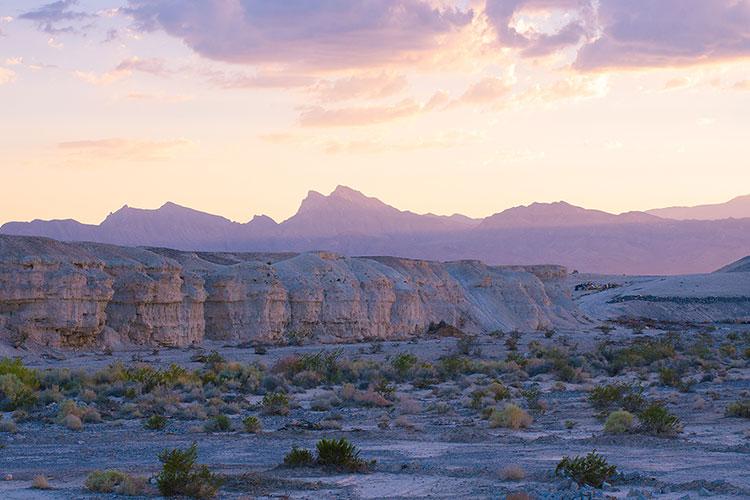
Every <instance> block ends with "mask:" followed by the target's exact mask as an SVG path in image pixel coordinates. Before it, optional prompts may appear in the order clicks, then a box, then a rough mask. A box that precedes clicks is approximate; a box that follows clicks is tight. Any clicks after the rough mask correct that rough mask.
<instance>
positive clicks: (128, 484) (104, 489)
mask: <svg viewBox="0 0 750 500" xmlns="http://www.w3.org/2000/svg"><path fill="white" fill-rule="evenodd" d="M84 486H86V489H88V490H89V491H93V492H94V493H117V494H118V495H127V496H141V495H144V494H145V493H146V489H147V487H146V480H145V479H144V478H141V477H135V476H131V475H130V474H126V473H124V472H120V471H118V470H105V471H101V470H95V471H94V472H92V473H91V474H89V476H88V477H87V478H86V482H85V483H84Z"/></svg>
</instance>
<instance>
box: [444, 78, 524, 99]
mask: <svg viewBox="0 0 750 500" xmlns="http://www.w3.org/2000/svg"><path fill="white" fill-rule="evenodd" d="M512 88H513V86H512V84H511V83H510V82H509V81H508V80H506V79H504V78H496V77H486V78H483V79H481V80H479V81H478V82H476V83H474V84H473V85H471V86H470V87H469V88H468V89H467V90H466V92H464V94H463V95H462V96H461V97H460V98H459V99H458V100H457V101H455V102H454V103H455V104H488V103H493V102H498V101H500V100H502V99H505V98H506V97H507V96H508V95H509V94H510V92H511V90H512Z"/></svg>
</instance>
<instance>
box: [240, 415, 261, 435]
mask: <svg viewBox="0 0 750 500" xmlns="http://www.w3.org/2000/svg"><path fill="white" fill-rule="evenodd" d="M242 427H243V428H244V429H245V432H249V433H251V434H257V433H258V432H260V431H261V428H262V424H261V422H260V419H259V418H258V417H256V416H254V415H249V416H247V417H245V418H244V419H242Z"/></svg>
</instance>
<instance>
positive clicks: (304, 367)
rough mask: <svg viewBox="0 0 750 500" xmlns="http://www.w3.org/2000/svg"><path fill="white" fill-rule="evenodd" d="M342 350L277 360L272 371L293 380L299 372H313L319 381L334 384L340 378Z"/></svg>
mask: <svg viewBox="0 0 750 500" xmlns="http://www.w3.org/2000/svg"><path fill="white" fill-rule="evenodd" d="M342 353H343V350H342V349H334V350H331V351H325V350H321V351H318V352H316V353H314V354H303V355H302V356H289V357H287V358H283V359H281V360H279V361H278V362H277V363H276V365H274V367H273V371H274V372H277V373H283V374H284V375H285V376H286V378H287V379H289V380H291V379H293V378H294V377H295V376H296V375H297V374H299V373H301V372H314V373H316V374H317V375H318V376H319V378H320V380H325V381H326V382H328V383H335V382H337V381H339V380H340V377H341V364H340V358H341V354H342Z"/></svg>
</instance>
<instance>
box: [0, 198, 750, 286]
mask: <svg viewBox="0 0 750 500" xmlns="http://www.w3.org/2000/svg"><path fill="white" fill-rule="evenodd" d="M0 234H18V235H26V236H47V237H50V238H54V239H57V240H63V241H94V242H101V243H113V244H118V245H126V246H149V247H166V248H174V249H178V250H196V251H231V252H238V251H247V252H285V251H290V252H302V251H308V250H330V251H333V252H338V253H341V254H344V255H353V256H363V255H364V256H367V255H370V256H375V255H394V256H399V257H410V258H421V259H432V260H460V259H480V260H483V261H484V262H487V263H489V264H519V265H520V264H547V263H548V264H562V265H565V266H568V267H569V268H571V269H578V270H581V271H588V272H600V273H617V274H620V273H622V274H685V273H705V272H711V271H713V270H715V269H717V268H719V267H721V266H723V265H725V264H726V263H727V262H732V261H735V260H737V259H739V258H741V257H743V256H745V255H748V254H750V218H745V219H725V220H705V221H704V220H685V221H681V220H671V219H667V218H660V217H658V216H656V215H654V214H652V213H644V212H628V213H625V214H619V215H616V214H611V213H607V212H603V211H600V210H589V209H585V208H581V207H576V206H574V205H571V204H569V203H565V202H556V203H533V204H531V205H529V206H522V207H514V208H511V209H508V210H505V211H502V212H499V213H497V214H495V215H492V216H490V217H487V218H485V219H483V220H482V219H471V218H469V217H465V216H462V215H452V216H439V215H433V214H424V215H420V214H415V213H413V212H408V211H402V210H399V209H397V208H394V207H392V206H390V205H387V204H385V203H383V202H382V201H380V200H378V199H376V198H371V197H368V196H365V195H364V194H362V193H360V192H358V191H355V190H353V189H350V188H347V187H344V186H339V187H337V188H336V189H335V190H334V191H333V192H332V193H331V194H329V195H328V196H326V195H323V194H320V193H317V192H315V191H311V192H310V193H309V194H308V195H307V197H306V198H305V199H304V200H303V202H302V203H301V205H300V207H299V210H298V211H297V213H296V214H294V215H293V216H292V217H290V218H289V219H287V220H285V221H283V222H281V223H276V222H275V221H274V220H273V219H271V218H270V217H267V216H262V215H261V216H255V217H254V218H253V219H252V220H251V221H250V222H247V223H238V222H233V221H230V220H229V219H226V218H224V217H220V216H216V215H211V214H207V213H204V212H199V211H197V210H193V209H190V208H186V207H182V206H179V205H176V204H174V203H166V204H164V205H163V206H161V207H160V208H158V209H154V210H143V209H137V208H131V207H128V206H125V207H123V208H121V209H120V210H117V211H116V212H114V213H112V214H110V215H109V216H108V217H107V218H106V219H105V220H104V221H103V222H102V223H101V224H99V225H88V224H81V223H79V222H76V221H73V220H57V221H39V220H35V221H32V222H28V223H25V222H9V223H7V224H5V225H3V226H2V228H0Z"/></svg>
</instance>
